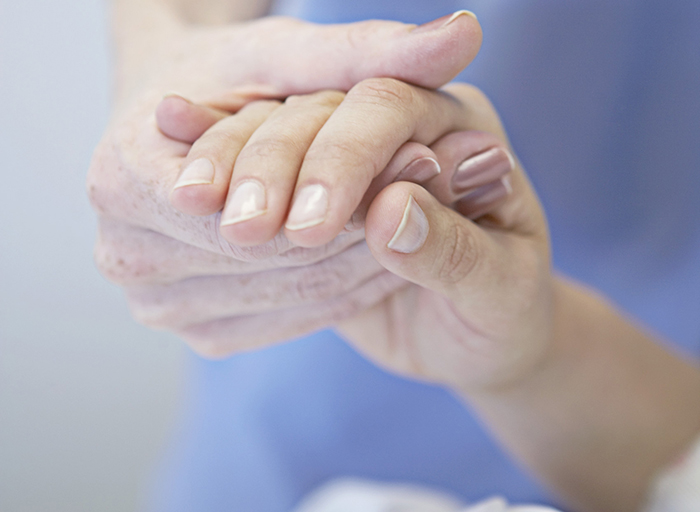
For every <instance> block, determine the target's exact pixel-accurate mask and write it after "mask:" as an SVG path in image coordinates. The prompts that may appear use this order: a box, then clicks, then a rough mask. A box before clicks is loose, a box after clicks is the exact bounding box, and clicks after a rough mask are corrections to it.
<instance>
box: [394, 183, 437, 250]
mask: <svg viewBox="0 0 700 512" xmlns="http://www.w3.org/2000/svg"><path fill="white" fill-rule="evenodd" d="M429 230H430V226H429V224H428V218H427V217H426V216H425V213H423V210H421V208H420V206H418V203H417V202H416V200H415V199H413V196H409V198H408V203H406V208H405V209H404V211H403V217H402V218H401V223H400V224H399V227H398V228H397V229H396V232H395V233H394V236H393V237H391V240H389V243H388V244H386V246H387V247H388V248H389V249H391V250H392V251H396V252H400V253H403V254H411V253H414V252H416V251H417V250H418V249H420V248H421V247H423V244H424V243H425V240H426V239H427V238H428V231H429Z"/></svg>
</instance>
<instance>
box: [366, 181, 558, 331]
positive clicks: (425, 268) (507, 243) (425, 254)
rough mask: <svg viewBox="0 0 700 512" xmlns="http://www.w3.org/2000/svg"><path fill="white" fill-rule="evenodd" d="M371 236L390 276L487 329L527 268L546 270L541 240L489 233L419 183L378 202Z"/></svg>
mask: <svg viewBox="0 0 700 512" xmlns="http://www.w3.org/2000/svg"><path fill="white" fill-rule="evenodd" d="M365 234H366V240H367V245H368V246H369V248H370V250H371V251H372V254H373V255H374V257H375V258H376V259H377V261H378V262H379V263H380V264H381V265H382V266H384V267H385V268H386V269H387V270H389V271H391V272H392V273H394V274H396V275H398V276H400V277H402V278H404V279H406V280H408V281H411V282H413V283H415V284H417V285H419V286H421V287H423V288H427V289H428V290H432V291H434V292H437V293H439V294H440V295H443V296H444V297H446V298H447V299H450V300H451V301H452V302H453V303H454V305H455V307H456V309H457V311H459V312H463V313H464V312H468V314H469V316H470V317H471V316H474V317H475V318H479V320H484V321H486V322H487V323H491V322H490V321H489V320H488V319H489V318H492V317H493V316H494V312H496V311H499V310H502V306H503V305H504V304H503V303H502V301H503V297H504V296H505V297H507V296H508V291H507V288H508V287H509V286H511V285H512V283H513V282H514V281H513V280H514V279H516V280H517V276H521V275H527V274H528V273H529V270H527V269H525V268H524V265H527V264H536V265H539V263H540V262H541V263H542V264H545V265H546V257H540V256H542V254H543V253H542V252H541V251H542V250H543V249H544V248H543V247H540V245H541V244H540V243H539V242H538V240H537V239H536V238H533V239H528V238H526V237H523V236H521V235H517V236H511V235H510V234H509V233H508V232H507V231H505V230H500V229H499V230H495V231H489V230H488V229H485V228H484V227H482V226H481V225H479V224H477V223H474V222H472V221H471V220H469V219H467V218H466V217H463V216H462V215H460V214H459V213H457V212H455V211H453V210H451V209H449V208H448V207H446V206H443V205H442V204H440V203H439V202H438V201H437V199H435V198H434V197H433V196H432V195H431V194H430V193H429V192H427V191H426V190H425V189H423V188H422V187H420V186H418V185H416V184H413V183H407V182H399V183H394V184H392V185H390V186H388V187H387V188H385V189H384V190H383V191H382V192H381V193H380V194H379V195H378V196H377V197H376V199H375V200H374V202H373V203H372V205H371V207H370V210H369V212H368V214H367V221H366V223H365ZM545 250H546V249H545ZM521 260H522V261H521ZM521 280H522V279H521ZM492 319H494V320H495V318H492ZM487 330H491V329H487ZM496 330H497V329H496Z"/></svg>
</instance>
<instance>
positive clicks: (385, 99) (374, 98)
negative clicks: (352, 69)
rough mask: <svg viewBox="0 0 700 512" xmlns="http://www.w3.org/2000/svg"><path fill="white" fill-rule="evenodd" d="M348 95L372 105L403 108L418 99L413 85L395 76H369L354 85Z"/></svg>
mask: <svg viewBox="0 0 700 512" xmlns="http://www.w3.org/2000/svg"><path fill="white" fill-rule="evenodd" d="M348 96H349V97H352V98H353V99H354V100H359V101H362V102H365V103H370V104H372V105H379V106H385V107H390V108H392V107H393V108H398V109H401V110H403V109H405V108H407V107H408V106H409V105H411V104H412V103H414V102H415V100H416V95H415V91H414V89H413V87H411V86H410V85H408V84H406V83H404V82H402V81H400V80H396V79H395V78H368V79H366V80H363V81H362V82H360V83H359V84H357V85H356V86H355V87H353V88H352V89H351V90H350V92H349V93H348Z"/></svg>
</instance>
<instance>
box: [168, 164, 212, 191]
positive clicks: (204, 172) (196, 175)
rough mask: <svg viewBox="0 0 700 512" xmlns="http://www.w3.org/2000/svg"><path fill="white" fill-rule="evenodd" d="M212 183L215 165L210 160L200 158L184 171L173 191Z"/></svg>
mask: <svg viewBox="0 0 700 512" xmlns="http://www.w3.org/2000/svg"><path fill="white" fill-rule="evenodd" d="M212 183H214V164H212V163H211V160H209V159H208V158H198V159H197V160H194V161H193V162H190V164H189V165H188V166H187V167H185V168H184V169H183V171H182V173H181V174H180V177H179V178H178V179H177V181H176V182H175V187H173V189H176V188H180V187H187V186H189V185H211V184H212Z"/></svg>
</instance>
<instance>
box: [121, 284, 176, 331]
mask: <svg viewBox="0 0 700 512" xmlns="http://www.w3.org/2000/svg"><path fill="white" fill-rule="evenodd" d="M165 291H166V290H161V289H158V288H152V287H145V288H144V287H133V288H127V289H126V300H127V303H128V305H129V310H130V311H131V316H132V317H133V318H134V320H136V321H137V322H138V323H140V324H141V325H144V326H146V327H148V328H150V329H157V330H173V329H175V328H177V327H178V326H180V325H182V321H183V314H184V312H185V311H184V310H183V307H182V305H181V304H179V302H178V301H173V300H168V294H167V293H164V292H165Z"/></svg>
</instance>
